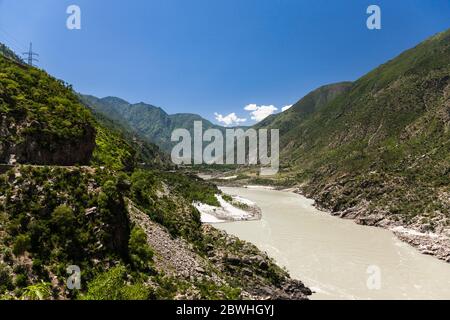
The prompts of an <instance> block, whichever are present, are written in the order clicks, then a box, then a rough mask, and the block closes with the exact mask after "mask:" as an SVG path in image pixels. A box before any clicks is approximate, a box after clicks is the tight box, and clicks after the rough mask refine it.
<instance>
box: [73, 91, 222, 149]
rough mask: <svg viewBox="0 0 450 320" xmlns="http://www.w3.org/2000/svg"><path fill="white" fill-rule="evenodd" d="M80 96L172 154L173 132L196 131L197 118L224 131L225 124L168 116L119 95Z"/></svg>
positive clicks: (181, 115) (205, 126)
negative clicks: (182, 130)
mask: <svg viewBox="0 0 450 320" xmlns="http://www.w3.org/2000/svg"><path fill="white" fill-rule="evenodd" d="M80 99H81V101H82V102H83V103H85V104H86V105H87V106H88V107H89V108H91V109H92V110H94V111H95V112H97V113H99V114H102V115H104V116H105V117H107V118H109V119H111V120H114V121H117V122H119V123H121V124H123V125H126V126H128V127H130V128H132V129H133V130H135V132H136V133H137V134H139V135H140V136H141V137H143V138H146V139H147V140H148V141H150V142H152V143H155V144H156V145H158V146H159V147H160V148H161V149H162V150H163V151H165V152H167V153H170V152H171V149H172V147H173V146H174V143H172V142H171V135H172V132H173V131H174V130H175V129H187V130H189V131H190V132H193V128H194V121H202V123H203V129H204V130H207V129H219V130H221V131H224V130H225V128H224V127H221V126H218V125H215V124H213V123H211V122H210V121H209V120H206V119H204V118H202V117H201V116H199V115H196V114H191V113H178V114H173V115H169V114H168V113H166V112H165V111H164V110H163V109H161V108H159V107H155V106H153V105H151V104H146V103H143V102H140V103H136V104H131V103H129V102H127V101H125V100H123V99H121V98H117V97H105V98H97V97H94V96H90V95H80Z"/></svg>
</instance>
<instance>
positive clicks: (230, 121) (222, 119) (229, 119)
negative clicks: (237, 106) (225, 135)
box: [214, 112, 247, 127]
mask: <svg viewBox="0 0 450 320" xmlns="http://www.w3.org/2000/svg"><path fill="white" fill-rule="evenodd" d="M214 115H215V116H216V120H217V121H218V122H219V123H222V124H223V125H225V126H226V127H229V126H231V125H239V124H240V123H244V122H246V121H247V119H242V118H239V117H238V116H237V115H236V113H234V112H233V113H230V114H229V115H227V116H223V115H221V114H219V113H217V112H215V113H214Z"/></svg>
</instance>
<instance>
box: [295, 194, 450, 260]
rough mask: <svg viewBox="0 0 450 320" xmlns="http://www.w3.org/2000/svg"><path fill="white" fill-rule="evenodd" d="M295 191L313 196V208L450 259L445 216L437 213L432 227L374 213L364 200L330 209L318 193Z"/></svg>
mask: <svg viewBox="0 0 450 320" xmlns="http://www.w3.org/2000/svg"><path fill="white" fill-rule="evenodd" d="M290 191H293V190H290ZM294 192H296V193H298V194H301V195H303V196H306V197H309V198H312V199H314V200H315V201H316V203H315V206H316V208H318V209H319V210H321V211H325V212H328V213H330V214H331V215H333V216H337V217H339V218H343V219H351V220H354V221H355V222H356V223H358V224H360V225H366V226H373V227H380V228H384V229H388V230H390V231H392V232H393V233H394V234H395V235H396V236H397V237H398V238H399V239H400V240H402V241H404V242H406V243H408V244H410V245H411V246H413V247H415V248H416V249H417V250H418V251H419V252H421V253H422V254H426V255H431V256H435V257H436V258H438V259H441V260H444V261H446V262H449V263H450V228H449V227H445V225H446V224H447V221H446V218H445V217H437V218H436V221H435V224H437V225H438V226H439V227H437V228H434V231H431V230H429V228H428V227H429V226H428V225H427V224H424V223H421V222H420V220H419V218H416V219H414V220H413V221H412V222H411V223H410V224H408V225H405V224H403V223H401V222H399V221H393V220H391V219H389V215H387V214H382V213H373V212H372V211H371V210H370V209H369V203H367V202H360V203H359V204H358V205H357V206H355V207H353V208H350V209H346V210H342V211H333V209H332V206H331V205H330V204H329V203H328V202H327V203H323V202H321V201H320V197H317V196H314V195H311V194H308V193H305V192H303V191H302V190H301V189H300V188H297V189H295V191H294ZM317 198H319V200H317Z"/></svg>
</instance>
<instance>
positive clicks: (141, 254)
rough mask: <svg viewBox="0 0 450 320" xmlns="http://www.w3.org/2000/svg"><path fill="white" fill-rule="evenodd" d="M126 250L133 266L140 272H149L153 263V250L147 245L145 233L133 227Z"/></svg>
mask: <svg viewBox="0 0 450 320" xmlns="http://www.w3.org/2000/svg"><path fill="white" fill-rule="evenodd" d="M128 249H129V252H130V259H131V263H132V264H133V266H134V267H135V268H136V269H138V270H142V271H147V270H150V268H151V265H152V263H153V255H154V253H153V250H152V249H151V248H150V247H149V246H148V244H147V235H146V234H145V232H144V231H143V230H142V229H140V228H138V227H134V228H133V230H132V231H131V236H130V240H129V245H128Z"/></svg>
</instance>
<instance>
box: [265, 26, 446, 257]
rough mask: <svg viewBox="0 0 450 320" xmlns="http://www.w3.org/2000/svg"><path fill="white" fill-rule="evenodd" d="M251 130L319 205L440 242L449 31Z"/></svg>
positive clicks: (443, 231) (443, 211) (443, 218)
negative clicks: (267, 136)
mask: <svg viewBox="0 0 450 320" xmlns="http://www.w3.org/2000/svg"><path fill="white" fill-rule="evenodd" d="M258 127H266V128H279V129H280V133H281V138H280V139H281V142H280V144H281V163H282V166H283V167H284V169H285V171H286V172H287V173H286V174H287V175H289V176H290V177H291V179H293V181H295V183H296V184H298V185H299V186H301V189H302V190H303V192H304V193H306V194H307V195H308V196H311V197H313V198H314V199H316V200H317V202H318V204H319V205H320V206H322V207H324V208H326V209H329V210H331V211H332V212H333V213H335V214H337V215H340V216H342V217H347V218H355V219H357V221H358V222H360V223H364V224H370V225H380V226H392V225H394V226H395V225H402V226H408V227H412V228H414V229H416V230H418V231H421V232H428V231H433V232H436V233H438V234H441V235H445V234H450V231H449V224H450V223H449V222H450V196H449V195H450V30H448V31H446V32H443V33H440V34H437V35H435V36H433V37H431V38H430V39H428V40H426V41H424V42H423V43H421V44H419V45H418V46H416V47H415V48H412V49H410V50H408V51H406V52H404V53H403V54H401V55H400V56H398V57H397V58H395V59H393V60H391V61H389V62H387V63H385V64H383V65H381V66H380V67H378V68H376V69H375V70H373V71H372V72H370V73H368V74H367V75H365V76H363V77H362V78H361V79H359V80H357V81H355V82H354V83H340V84H333V85H329V86H325V87H322V88H320V89H318V90H316V91H314V92H312V93H311V94H309V95H308V96H306V97H305V98H303V99H302V100H300V101H299V102H298V103H297V104H296V105H295V106H294V107H292V108H291V109H290V110H289V111H287V112H284V113H282V114H279V115H276V116H274V117H271V118H269V119H266V120H265V121H263V122H262V123H261V124H259V125H258ZM425 247H427V250H428V251H430V250H431V251H437V250H441V249H433V248H430V246H425ZM449 247H450V246H448V242H447V249H448V250H446V251H445V250H444V252H438V255H440V256H441V257H443V258H445V259H449V258H450V248H449Z"/></svg>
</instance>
